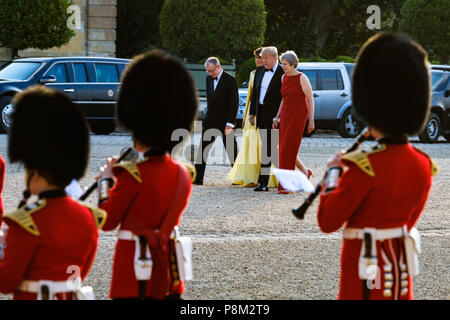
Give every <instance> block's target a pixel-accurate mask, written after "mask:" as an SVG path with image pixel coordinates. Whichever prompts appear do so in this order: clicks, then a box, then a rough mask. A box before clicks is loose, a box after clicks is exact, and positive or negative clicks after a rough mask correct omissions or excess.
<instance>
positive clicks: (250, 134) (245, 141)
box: [227, 48, 278, 188]
mask: <svg viewBox="0 0 450 320" xmlns="http://www.w3.org/2000/svg"><path fill="white" fill-rule="evenodd" d="M262 49H263V48H258V49H256V50H255V51H254V52H253V53H254V55H255V64H256V67H259V66H262V65H263V64H262V58H261V56H260V54H261V51H262ZM255 71H256V70H253V71H252V72H251V73H250V79H249V81H248V94H247V102H246V104H245V112H244V117H243V119H242V142H241V147H240V149H239V153H238V155H237V157H236V160H235V162H234V165H233V168H232V169H231V171H230V172H229V173H228V177H227V178H228V180H231V181H233V184H234V185H243V186H246V187H254V186H256V185H258V183H257V182H258V177H259V171H260V168H261V138H260V136H259V129H258V128H256V125H253V126H252V125H251V124H250V122H249V121H248V113H249V111H250V101H251V96H252V89H253V81H254V78H255ZM277 186H278V183H277V181H276V178H275V176H273V175H271V176H270V180H269V187H270V188H275V187H277Z"/></svg>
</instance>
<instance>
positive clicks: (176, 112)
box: [116, 50, 198, 151]
mask: <svg viewBox="0 0 450 320" xmlns="http://www.w3.org/2000/svg"><path fill="white" fill-rule="evenodd" d="M197 106H198V99H197V90H196V87H195V84H194V81H193V79H192V77H191V75H190V74H189V72H188V71H187V70H186V68H185V67H184V65H183V63H182V62H181V61H179V60H178V59H176V58H175V57H172V56H170V55H169V54H167V53H165V52H164V51H161V50H152V51H149V52H147V53H145V54H142V55H139V56H137V57H135V58H134V59H133V60H132V61H131V63H130V64H129V65H128V67H127V68H126V69H125V72H124V75H123V78H122V85H121V88H120V94H119V98H118V101H117V107H116V118H117V120H118V122H119V123H120V124H121V125H123V126H124V127H125V128H126V129H128V130H130V131H131V132H132V133H133V138H134V139H138V140H139V141H140V142H141V143H142V144H144V145H146V146H149V147H151V148H153V149H158V150H163V151H171V150H172V148H173V147H174V146H175V145H176V144H177V143H178V141H172V133H173V132H174V130H176V129H185V130H188V131H189V132H191V131H192V129H193V123H194V120H195V117H196V114H197ZM177 138H178V137H177Z"/></svg>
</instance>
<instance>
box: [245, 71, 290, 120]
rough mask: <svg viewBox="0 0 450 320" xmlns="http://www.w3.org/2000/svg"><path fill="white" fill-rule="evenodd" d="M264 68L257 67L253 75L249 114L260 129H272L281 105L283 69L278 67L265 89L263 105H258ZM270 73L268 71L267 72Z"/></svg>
mask: <svg viewBox="0 0 450 320" xmlns="http://www.w3.org/2000/svg"><path fill="white" fill-rule="evenodd" d="M265 72H266V71H265V68H264V67H258V68H257V69H256V73H255V82H254V83H253V92H252V100H251V105H250V114H251V115H255V116H256V121H257V126H258V128H262V129H272V123H273V118H275V117H276V115H277V112H278V109H279V108H280V103H281V98H282V97H281V77H282V76H283V74H284V71H283V69H282V68H281V66H280V65H278V67H277V70H276V71H275V74H274V75H273V77H272V80H271V81H270V84H269V87H268V88H267V92H266V96H265V97H264V105H263V106H261V107H260V105H259V94H260V92H261V82H262V79H263V77H264V74H265ZM268 72H270V71H268Z"/></svg>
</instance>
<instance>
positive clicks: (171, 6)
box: [160, 0, 266, 63]
mask: <svg viewBox="0 0 450 320" xmlns="http://www.w3.org/2000/svg"><path fill="white" fill-rule="evenodd" d="M160 19H161V24H160V31H161V39H162V45H163V47H164V48H166V49H168V50H169V51H171V52H172V53H174V54H176V55H178V56H180V57H183V58H187V59H188V60H189V61H190V62H196V61H198V60H200V59H202V58H204V57H207V56H213V55H216V56H221V57H223V58H225V59H227V60H232V59H236V61H237V62H238V63H239V62H240V61H243V60H244V59H246V58H248V57H249V53H251V52H253V50H254V49H255V48H257V47H258V46H260V45H261V44H262V43H263V42H264V31H265V28H266V11H265V7H264V1H263V0H226V1H225V0H208V1H205V0H166V1H164V5H163V7H162V11H161V16H160Z"/></svg>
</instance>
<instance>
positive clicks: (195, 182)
mask: <svg viewBox="0 0 450 320" xmlns="http://www.w3.org/2000/svg"><path fill="white" fill-rule="evenodd" d="M194 184H195V185H197V186H202V185H203V181H200V180H195V181H194Z"/></svg>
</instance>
